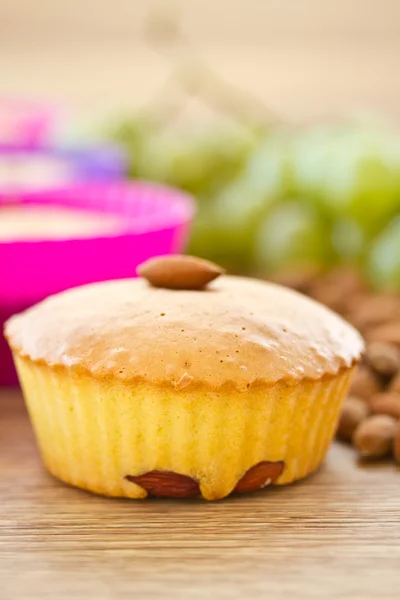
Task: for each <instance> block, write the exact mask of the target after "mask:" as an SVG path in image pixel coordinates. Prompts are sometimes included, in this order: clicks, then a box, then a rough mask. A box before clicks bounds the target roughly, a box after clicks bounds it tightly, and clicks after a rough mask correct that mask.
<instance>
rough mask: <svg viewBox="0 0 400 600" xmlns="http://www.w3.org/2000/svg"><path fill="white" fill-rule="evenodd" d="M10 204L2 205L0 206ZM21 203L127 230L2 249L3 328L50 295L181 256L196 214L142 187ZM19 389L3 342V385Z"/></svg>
mask: <svg viewBox="0 0 400 600" xmlns="http://www.w3.org/2000/svg"><path fill="white" fill-rule="evenodd" d="M5 202H6V200H5V199H3V200H2V199H1V198H0V206H1V204H2V203H3V204H4V203H5ZM19 202H20V204H22V205H27V204H40V205H57V206H64V207H71V208H76V209H81V210H92V211H96V212H102V213H105V214H110V215H118V216H120V217H121V225H120V227H119V228H118V230H116V231H115V230H114V231H113V232H112V233H110V235H102V236H101V237H90V238H83V239H82V238H80V239H64V240H60V239H57V240H52V239H43V240H39V241H30V240H29V241H28V240H27V241H24V240H18V241H12V242H3V243H0V322H4V321H5V320H6V319H7V318H8V317H9V316H11V315H12V314H14V313H15V312H19V311H21V310H24V309H25V308H27V307H29V306H31V305H32V304H34V303H36V302H38V301H39V300H42V299H43V298H45V297H46V296H49V295H51V294H55V293H57V292H60V291H62V290H65V289H68V288H71V287H76V286H79V285H84V284H87V283H91V282H95V281H105V280H109V279H121V278H126V277H134V276H135V274H136V267H137V266H138V265H139V264H140V263H141V262H143V261H144V260H146V259H147V258H149V257H151V256H158V255H165V254H171V253H179V252H182V251H183V250H184V247H185V244H186V241H187V238H188V234H189V231H190V226H191V223H192V220H193V217H194V214H195V204H194V201H193V200H192V198H191V197H190V196H188V195H186V194H184V193H183V192H179V191H177V190H174V189H172V188H168V187H165V186H161V185H157V184H151V183H147V182H139V181H137V182H115V183H108V184H85V185H80V186H75V187H71V188H65V189H60V190H57V191H56V190H52V191H48V192H42V193H27V194H23V195H21V197H20V199H19ZM15 382H16V378H15V373H14V369H13V367H12V362H11V356H10V352H9V350H8V347H7V345H6V344H5V342H4V340H3V338H2V337H1V339H0V385H11V384H14V383H15Z"/></svg>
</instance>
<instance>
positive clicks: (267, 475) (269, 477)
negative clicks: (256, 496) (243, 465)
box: [234, 461, 285, 494]
mask: <svg viewBox="0 0 400 600" xmlns="http://www.w3.org/2000/svg"><path fill="white" fill-rule="evenodd" d="M284 468H285V463H284V462H283V461H278V462H269V461H263V462H259V463H258V464H256V465H254V467H251V468H250V469H249V470H248V471H247V472H246V473H245V474H244V475H243V477H242V478H241V479H240V480H239V482H238V484H237V485H236V487H235V489H234V492H237V493H241V494H242V493H245V492H252V491H253V490H258V489H259V488H262V487H265V486H267V485H269V484H270V483H273V482H274V481H276V479H278V477H279V475H281V473H282V472H283V469H284Z"/></svg>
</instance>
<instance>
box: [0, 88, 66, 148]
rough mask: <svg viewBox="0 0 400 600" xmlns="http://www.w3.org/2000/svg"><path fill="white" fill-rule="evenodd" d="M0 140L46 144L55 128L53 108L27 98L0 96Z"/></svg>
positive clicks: (6, 142)
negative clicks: (0, 116) (1, 116)
mask: <svg viewBox="0 0 400 600" xmlns="http://www.w3.org/2000/svg"><path fill="white" fill-rule="evenodd" d="M0 115H3V117H4V118H1V119H0V142H1V143H2V144H10V145H14V144H17V145H21V144H24V145H25V146H28V147H36V146H41V145H43V144H48V143H49V141H50V139H51V137H52V135H53V133H54V129H55V124H56V120H57V111H56V110H55V108H52V107H49V106H46V105H43V104H40V103H35V102H31V101H29V100H23V99H14V98H4V97H0Z"/></svg>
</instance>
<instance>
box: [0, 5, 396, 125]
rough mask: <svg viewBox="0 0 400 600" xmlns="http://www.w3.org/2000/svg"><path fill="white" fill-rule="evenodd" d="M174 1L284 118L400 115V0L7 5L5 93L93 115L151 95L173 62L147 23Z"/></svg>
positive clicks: (200, 40) (224, 62)
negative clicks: (147, 39)
mask: <svg viewBox="0 0 400 600" xmlns="http://www.w3.org/2000/svg"><path fill="white" fill-rule="evenodd" d="M168 6H172V8H173V9H174V10H175V11H176V13H177V14H179V15H180V18H181V22H182V24H183V26H184V29H185V31H186V33H187V34H188V36H189V37H190V39H191V40H193V43H194V44H195V45H196V46H197V47H198V48H199V50H200V51H201V54H202V55H203V56H204V57H205V58H206V59H207V60H208V61H209V62H210V63H212V65H213V66H214V69H215V70H216V71H217V72H219V73H220V74H222V75H223V76H224V77H225V78H226V79H227V80H228V81H232V82H236V83H239V84H240V85H241V86H243V87H244V88H246V89H248V90H250V91H252V92H254V93H255V94H258V95H260V97H262V98H263V99H264V100H265V102H266V103H267V104H268V105H269V106H271V108H273V109H274V110H276V111H278V112H279V113H280V114H282V116H284V117H291V118H294V119H308V118H312V117H314V116H316V115H326V114H328V115H329V114H332V113H343V112H349V111H354V110H360V109H364V110H376V111H378V112H383V113H385V114H386V115H388V116H389V117H394V118H395V119H399V117H400V78H399V77H398V60H399V58H400V2H399V1H398V0H335V1H333V0H322V1H321V0H280V1H279V2H277V1H275V0H273V1H272V0H180V1H179V0H175V1H169V0H158V1H155V0H148V1H142V0H112V1H111V0H84V1H81V0H68V1H66V0H65V1H64V2H63V1H61V0H59V1H57V2H55V1H54V0H35V1H32V0H0V91H1V92H8V93H15V94H29V95H32V96H35V97H38V96H39V97H40V96H43V97H45V98H49V99H55V100H61V101H64V102H67V103H72V104H73V105H75V106H76V107H78V108H83V109H90V110H93V109H94V108H98V109H103V108H113V107H122V106H127V105H132V104H135V103H139V102H142V101H143V100H146V98H148V97H151V95H152V94H153V93H155V92H156V91H157V90H158V89H159V87H160V85H161V83H162V82H163V80H164V79H165V78H166V76H167V74H168V71H169V61H168V59H167V58H165V57H164V58H163V57H162V56H160V55H159V54H157V53H155V52H153V51H151V50H150V49H149V48H147V47H146V46H144V45H143V43H142V41H141V39H142V33H141V32H142V31H143V23H144V20H145V17H146V14H148V13H149V12H151V11H152V10H153V9H154V8H157V7H158V8H159V7H162V8H163V9H164V10H165V8H166V7H168Z"/></svg>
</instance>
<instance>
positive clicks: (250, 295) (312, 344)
mask: <svg viewBox="0 0 400 600" xmlns="http://www.w3.org/2000/svg"><path fill="white" fill-rule="evenodd" d="M6 336H7V338H8V339H9V342H10V345H11V347H12V348H13V349H14V351H16V352H17V353H18V354H19V355H21V356H25V357H29V358H30V359H31V360H33V361H35V362H39V363H45V364H48V365H49V366H51V367H67V368H68V369H70V370H71V371H73V372H76V373H80V374H85V373H86V374H88V375H89V374H90V375H91V376H93V377H96V378H100V379H104V378H105V379H108V378H113V379H115V378H117V379H121V380H127V381H136V382H138V383H139V382H143V383H151V384H156V385H166V386H172V387H173V388H175V389H177V390H179V389H185V388H186V387H188V386H191V387H192V386H201V387H204V388H208V389H216V388H220V387H222V386H225V385H229V386H232V387H234V388H235V389H237V390H239V391H246V390H247V389H249V388H250V387H251V386H253V385H257V384H273V383H275V382H277V381H279V380H286V381H287V382H288V383H289V384H291V383H296V382H297V381H298V380H300V379H302V378H310V379H318V378H320V377H322V376H323V375H334V374H336V373H337V372H338V371H339V370H340V369H341V368H343V367H350V366H351V365H352V364H353V363H355V362H356V361H357V360H358V359H359V358H360V354H361V353H362V350H363V341H362V339H361V337H360V335H359V334H358V332H357V331H356V330H355V329H353V328H352V327H351V326H350V325H348V324H347V323H346V322H345V321H343V320H342V319H341V318H340V317H339V316H337V315H336V314H334V313H333V312H331V311H330V310H328V309H327V308H325V307H323V306H322V305H320V304H318V303H317V302H314V301H313V300H310V299H309V298H306V297H304V296H302V295H301V294H298V293H297V292H293V291H291V290H289V289H286V288H283V287H281V286H278V285H275V284H272V283H265V282H261V281H257V280H252V279H246V278H242V277H232V276H222V277H220V278H219V279H217V280H215V281H213V282H212V283H211V284H210V285H209V286H208V288H207V289H204V290H174V289H163V288H156V287H152V286H151V285H150V284H149V283H148V282H147V281H145V280H144V279H131V280H122V281H113V282H107V283H100V284H92V285H88V286H84V287H81V288H76V289H73V290H69V291H67V292H64V293H62V294H58V295H56V296H53V297H50V298H48V299H47V300H45V301H43V302H41V303H40V304H38V305H36V306H34V307H33V308H31V309H29V310H27V311H26V312H24V313H22V314H20V315H17V316H14V317H12V318H11V319H10V320H9V321H8V322H7V324H6Z"/></svg>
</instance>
